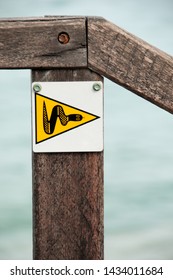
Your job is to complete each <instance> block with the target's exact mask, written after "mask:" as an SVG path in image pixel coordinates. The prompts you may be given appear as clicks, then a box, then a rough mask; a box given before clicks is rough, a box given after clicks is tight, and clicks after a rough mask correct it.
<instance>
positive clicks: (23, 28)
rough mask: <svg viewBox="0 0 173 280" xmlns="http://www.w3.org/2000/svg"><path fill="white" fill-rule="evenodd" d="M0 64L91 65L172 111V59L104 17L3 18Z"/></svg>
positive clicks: (37, 66) (0, 21)
mask: <svg viewBox="0 0 173 280" xmlns="http://www.w3.org/2000/svg"><path fill="white" fill-rule="evenodd" d="M62 31H65V32H67V33H68V34H69V35H70V41H69V43H68V44H66V45H63V44H61V43H60V42H58V38H57V37H58V33H60V32H62ZM0 68H1V69H13V68H15V69H19V68H31V69H35V68H42V69H47V68H51V69H55V68H58V69H59V68H90V69H92V70H93V71H95V72H97V73H98V74H101V75H103V76H105V77H107V78H108V79H110V80H112V81H113V82H116V83H117V84H119V85H121V86H123V87H125V88H127V89H128V90H130V91H132V92H134V93H136V94H137V95H139V96H141V97H143V98H145V99H147V100H148V101H150V102H152V103H154V104H156V105H157V106H159V107H161V108H163V109H165V110H167V111H168V112H170V113H173V57H171V56H170V55H168V54H166V53H164V52H162V51H161V50H159V49H157V48H155V47H153V46H151V45H150V44H148V43H146V42H144V41H143V40H141V39H139V38H137V37H135V36H134V35H132V34H130V33H128V32H126V31H124V30H123V29H121V28H119V27H118V26H116V25H114V24H113V23H111V22H109V21H107V20H105V19H104V18H99V17H43V18H20V19H2V20H0Z"/></svg>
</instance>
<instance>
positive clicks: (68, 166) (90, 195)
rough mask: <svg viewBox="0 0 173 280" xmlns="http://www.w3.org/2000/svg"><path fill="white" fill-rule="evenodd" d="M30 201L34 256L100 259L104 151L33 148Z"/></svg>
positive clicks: (44, 77)
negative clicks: (34, 149) (60, 150)
mask: <svg viewBox="0 0 173 280" xmlns="http://www.w3.org/2000/svg"><path fill="white" fill-rule="evenodd" d="M32 76H33V81H40V82H41V81H91V80H92V81H94V80H96V81H102V77H101V76H99V75H98V74H96V73H94V72H92V71H90V70H88V69H76V70H45V71H43V70H36V71H33V73H32ZM81 90H82V89H81ZM69 94H70V89H69ZM33 206H34V211H33V213H34V224H33V229H34V234H33V236H34V259H81V260H82V259H102V258H103V152H76V153H73V152H71V153H33Z"/></svg>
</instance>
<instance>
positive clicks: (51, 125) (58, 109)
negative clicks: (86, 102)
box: [43, 102, 83, 134]
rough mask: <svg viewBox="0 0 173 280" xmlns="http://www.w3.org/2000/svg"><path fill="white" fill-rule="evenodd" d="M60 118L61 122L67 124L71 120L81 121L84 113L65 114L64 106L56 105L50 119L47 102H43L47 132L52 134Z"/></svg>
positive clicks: (44, 123) (44, 124)
mask: <svg viewBox="0 0 173 280" xmlns="http://www.w3.org/2000/svg"><path fill="white" fill-rule="evenodd" d="M58 118H59V119H60V122H61V124H62V125H63V126H66V125H67V124H68V122H69V121H81V120H82V118H83V117H82V115H80V114H70V115H65V113H64V110H63V107H62V106H60V105H56V106H54V107H53V109H52V113H51V116H50V120H49V119H48V115H47V109H46V104H45V102H44V103H43V127H44V131H45V133H46V134H52V133H53V132H54V129H55V125H56V122H57V119H58Z"/></svg>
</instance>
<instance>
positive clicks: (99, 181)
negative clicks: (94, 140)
mask: <svg viewBox="0 0 173 280" xmlns="http://www.w3.org/2000/svg"><path fill="white" fill-rule="evenodd" d="M0 68H1V69H26V68H30V69H32V80H33V81H40V82H42V81H102V80H103V78H102V75H103V76H105V77H107V78H108V79H111V80H112V81H114V82H115V83H118V84H120V85H121V86H123V87H125V88H127V89H129V90H130V91H132V92H134V93H136V94H137V95H139V96H141V97H143V98H145V99H147V100H148V101H150V102H152V103H154V104H156V105H157V106H159V107H161V108H163V109H165V110H167V111H168V112H170V113H172V112H173V58H172V57H171V56H169V55H167V54H166V53H164V52H162V51H160V50H159V49H157V48H155V47H153V46H151V45H149V44H148V43H146V42H144V41H142V40H141V39H139V38H137V37H135V36H133V35H132V34H130V33H128V32H126V31H124V30H122V29H121V28H119V27H117V26H116V25H114V24H112V23H110V22H108V21H106V20H105V19H103V18H97V17H45V18H22V19H2V20H1V21H0ZM103 239H104V236H103V152H92V153H91V152H83V153H81V152H79V153H33V240H34V246H33V247H34V259H102V258H103Z"/></svg>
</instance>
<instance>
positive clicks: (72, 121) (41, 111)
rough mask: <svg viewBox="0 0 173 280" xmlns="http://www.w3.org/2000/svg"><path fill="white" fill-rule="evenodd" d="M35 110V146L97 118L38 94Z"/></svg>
mask: <svg viewBox="0 0 173 280" xmlns="http://www.w3.org/2000/svg"><path fill="white" fill-rule="evenodd" d="M35 108H36V119H35V121H36V143H37V144H38V143H40V142H42V141H45V140H47V139H48V138H51V137H54V136H57V135H59V134H61V133H64V132H67V131H69V130H71V129H74V128H77V127H78V126H81V125H83V124H86V123H88V122H91V121H93V120H95V119H97V118H99V117H98V116H95V115H93V114H90V113H87V112H85V111H82V110H79V109H77V108H74V107H72V106H70V105H67V104H64V103H61V102H58V101H56V100H53V99H51V98H48V97H45V96H43V95H40V94H38V93H36V101H35Z"/></svg>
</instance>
